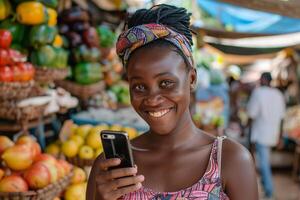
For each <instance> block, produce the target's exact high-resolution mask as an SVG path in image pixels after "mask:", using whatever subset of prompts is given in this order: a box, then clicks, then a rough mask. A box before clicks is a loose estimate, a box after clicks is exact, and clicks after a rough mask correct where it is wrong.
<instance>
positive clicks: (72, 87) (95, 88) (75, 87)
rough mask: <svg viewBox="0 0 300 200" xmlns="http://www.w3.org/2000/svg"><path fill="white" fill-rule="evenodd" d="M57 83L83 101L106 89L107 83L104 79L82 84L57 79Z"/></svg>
mask: <svg viewBox="0 0 300 200" xmlns="http://www.w3.org/2000/svg"><path fill="white" fill-rule="evenodd" d="M55 83H56V85H57V86H59V87H62V88H64V89H65V90H67V91H69V92H70V93H71V94H72V95H74V96H76V97H78V98H80V99H82V100H83V101H87V100H88V99H89V98H90V97H91V96H93V95H95V94H97V93H99V92H101V91H103V90H104V89H105V83H104V82H103V81H100V82H98V83H94V84H91V85H80V84H77V83H75V82H72V81H68V80H61V81H56V82H55Z"/></svg>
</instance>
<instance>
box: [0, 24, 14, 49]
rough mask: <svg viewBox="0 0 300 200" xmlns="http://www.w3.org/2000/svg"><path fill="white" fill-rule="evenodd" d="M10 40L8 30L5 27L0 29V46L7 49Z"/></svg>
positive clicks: (10, 35) (10, 36)
mask: <svg viewBox="0 0 300 200" xmlns="http://www.w3.org/2000/svg"><path fill="white" fill-rule="evenodd" d="M11 42H12V34H11V32H10V31H8V30H5V29H0V47H1V48H4V49H8V48H9V47H10V44H11Z"/></svg>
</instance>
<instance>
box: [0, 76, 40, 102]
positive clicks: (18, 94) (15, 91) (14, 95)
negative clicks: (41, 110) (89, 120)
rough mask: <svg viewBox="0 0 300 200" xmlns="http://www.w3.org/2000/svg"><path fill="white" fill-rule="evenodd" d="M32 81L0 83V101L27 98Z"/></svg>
mask: <svg viewBox="0 0 300 200" xmlns="http://www.w3.org/2000/svg"><path fill="white" fill-rule="evenodd" d="M33 85H34V81H29V82H0V101H3V100H18V99H24V98H26V97H28V96H29V94H30V92H31V89H32V87H33Z"/></svg>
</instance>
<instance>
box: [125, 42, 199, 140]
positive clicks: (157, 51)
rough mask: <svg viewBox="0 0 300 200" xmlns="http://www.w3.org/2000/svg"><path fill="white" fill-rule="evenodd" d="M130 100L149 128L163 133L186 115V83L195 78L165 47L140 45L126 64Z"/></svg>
mask: <svg viewBox="0 0 300 200" xmlns="http://www.w3.org/2000/svg"><path fill="white" fill-rule="evenodd" d="M127 75H128V80H129V87H130V97H131V103H132V106H133V107H134V109H135V110H136V111H137V113H138V114H139V115H140V116H141V117H142V118H143V119H144V120H145V121H146V122H147V123H148V124H149V126H150V128H151V131H153V132H155V133H157V134H161V135H165V134H168V133H169V132H171V131H173V130H175V129H176V128H178V127H179V126H181V125H183V124H182V122H184V121H187V120H186V119H187V118H188V117H189V103H190V87H191V83H193V82H194V81H195V79H196V73H195V71H194V70H189V71H188V70H187V69H186V65H185V62H184V60H183V58H182V57H181V56H180V55H179V54H178V53H176V52H175V51H174V50H172V49H170V48H168V47H163V48H162V47H155V46H154V47H152V48H142V49H138V50H137V51H136V52H134V53H133V54H132V56H131V58H130V60H129V63H128V66H127Z"/></svg>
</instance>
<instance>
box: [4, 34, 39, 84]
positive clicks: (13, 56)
mask: <svg viewBox="0 0 300 200" xmlns="http://www.w3.org/2000/svg"><path fill="white" fill-rule="evenodd" d="M12 40H13V36H12V34H11V32H10V31H9V30H5V29H0V82H27V81H31V80H32V79H33V77H34V73H35V69H34V67H33V65H32V64H31V63H29V62H26V59H27V58H26V56H25V55H23V54H21V53H20V52H19V51H17V50H14V49H11V48H10V47H11V42H12Z"/></svg>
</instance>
